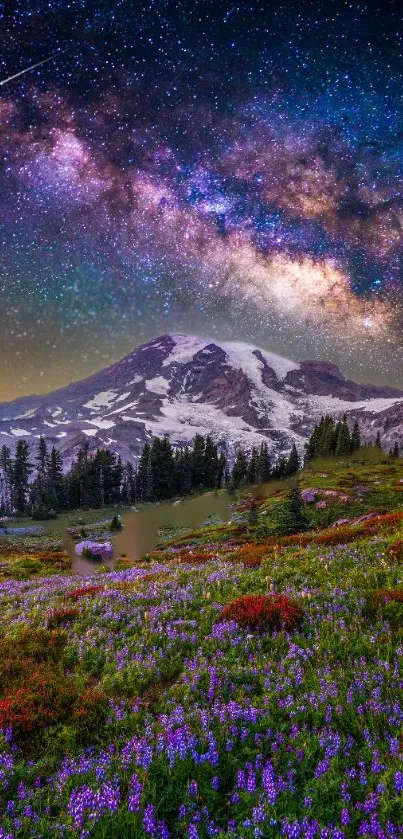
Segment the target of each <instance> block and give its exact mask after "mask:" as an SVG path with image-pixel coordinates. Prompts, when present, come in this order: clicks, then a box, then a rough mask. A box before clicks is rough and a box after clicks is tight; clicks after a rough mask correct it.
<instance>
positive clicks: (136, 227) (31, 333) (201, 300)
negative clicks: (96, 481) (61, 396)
mask: <svg viewBox="0 0 403 839" xmlns="http://www.w3.org/2000/svg"><path fill="white" fill-rule="evenodd" d="M0 12H1V25H0V43H1V60H0V65H1V74H0V80H1V79H6V78H7V77H9V76H12V75H14V74H15V73H18V72H19V71H20V70H22V69H24V68H25V67H28V66H29V65H30V64H33V63H35V62H38V61H41V60H42V59H45V58H47V57H49V56H51V55H52V54H53V53H58V52H60V54H59V55H57V56H56V58H55V59H54V60H52V61H50V62H48V63H47V64H44V65H42V66H41V67H39V68H37V69H36V70H35V71H32V72H30V73H27V74H25V75H23V76H21V77H19V78H17V79H14V80H10V81H8V82H7V83H6V84H4V85H2V86H0V302H1V315H0V316H1V321H0V323H1V327H0V365H1V366H0V371H1V373H0V399H10V398H13V397H15V396H19V395H22V394H26V393H32V392H43V391H46V390H50V389H53V388H55V387H58V386H62V385H64V384H67V383H68V382H70V381H72V380H73V379H78V378H81V377H83V376H85V375H88V374H90V373H91V372H94V371H95V370H97V369H100V368H102V367H104V366H106V365H107V364H109V363H112V362H113V361H115V360H117V359H118V358H120V357H121V356H122V355H124V354H125V353H127V352H129V351H130V350H131V349H133V348H134V347H135V346H137V345H138V344H140V343H142V342H143V341H145V340H148V339H150V338H153V337H156V336H157V335H159V334H162V333H166V332H172V331H176V332H178V331H181V332H189V333H196V334H199V335H202V336H205V337H211V338H213V339H220V338H221V339H227V340H243V341H247V342H249V343H253V344H256V345H258V346H261V347H264V348H266V349H269V350H274V351H276V352H279V353H280V354H282V355H286V356H288V357H291V358H294V359H296V360H301V359H308V358H309V359H313V358H314V359H325V360H328V361H332V362H335V363H337V364H339V365H340V366H341V368H342V370H343V371H344V372H345V373H346V374H348V375H351V376H352V377H355V378H356V379H358V380H360V381H372V382H375V383H378V382H380V383H382V382H385V383H389V384H397V385H400V386H403V367H402V355H403V346H402V345H403V339H402V326H403V236H402V228H403V180H402V176H403V82H402V70H403V24H402V15H403V9H402V4H401V2H383V3H382V5H379V8H378V9H377V7H376V5H375V4H374V3H368V4H367V3H361V2H358V3H357V2H351V3H335V2H332V0H326V2H323V3H318V2H316V3H309V2H302V0H299V2H297V3H294V2H292V0H291V2H283V3H282V2H273V3H269V2H265V3H264V2H254V3H253V2H238V3H233V4H232V3H231V0H228V2H225V3H224V2H220V0H213V1H212V2H210V0H192V2H167V0H148V2H146V3H143V2H140V0H137V2H123V0H122V1H121V2H119V1H118V2H114V3H112V2H109V3H108V2H106V0H98V2H85V0H71V1H70V2H69V3H64V2H60V0H47V2H43V3H42V2H28V0H27V2H15V3H13V2H8V3H3V4H2V3H0Z"/></svg>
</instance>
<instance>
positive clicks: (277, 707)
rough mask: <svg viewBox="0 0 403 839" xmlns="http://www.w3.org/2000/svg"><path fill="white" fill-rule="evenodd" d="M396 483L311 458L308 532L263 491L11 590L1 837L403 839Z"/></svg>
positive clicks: (385, 467) (402, 577) (402, 474)
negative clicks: (140, 547)
mask: <svg viewBox="0 0 403 839" xmlns="http://www.w3.org/2000/svg"><path fill="white" fill-rule="evenodd" d="M401 480H403V468H402V465H401V463H400V461H396V462H394V463H390V462H385V463H382V462H381V459H380V458H378V460H375V462H371V459H370V458H369V459H368V460H367V462H359V461H356V462H355V463H354V462H348V463H347V462H346V463H338V464H335V463H334V462H333V463H330V462H329V461H323V462H321V463H318V462H316V463H313V464H311V466H310V468H309V469H307V470H304V472H303V473H302V474H301V489H302V494H304V493H305V497H306V498H307V499H308V500H307V501H306V502H305V504H304V515H305V517H306V520H307V525H306V526H307V527H308V528H309V529H307V530H305V531H304V532H303V533H299V534H288V535H281V533H280V532H279V530H278V529H276V528H277V522H278V521H279V520H280V521H281V517H280V519H279V516H278V512H279V509H280V507H281V505H283V504H284V487H283V486H281V484H279V485H273V486H272V487H270V485H268V489H267V492H268V493H269V497H267V498H263V497H261V496H259V495H258V494H257V493H255V500H254V507H253V508H252V509H253V513H251V507H252V505H251V497H245V498H244V499H243V500H242V501H241V503H240V504H239V505H238V510H237V512H236V514H235V515H234V517H233V521H232V522H231V523H229V524H211V525H210V526H209V527H207V528H204V529H203V530H201V531H195V532H192V533H189V532H184V533H183V534H182V535H179V534H176V535H172V534H170V538H166V536H165V538H163V539H162V540H161V546H160V547H159V548H157V549H156V550H155V551H153V553H152V554H150V555H149V556H148V557H147V558H146V559H145V561H144V562H142V563H140V564H137V565H135V566H134V565H133V567H131V568H130V567H129V568H127V570H124V571H120V572H116V571H114V572H109V573H101V574H99V573H98V574H96V575H94V576H93V577H89V578H86V579H81V580H80V579H79V578H77V577H72V576H70V575H69V574H68V573H66V572H64V573H63V574H59V573H56V574H54V575H53V576H43V577H41V576H39V575H36V576H35V577H33V576H32V575H31V579H27V580H23V581H15V580H8V581H5V582H3V583H2V584H1V585H0V617H1V636H0V662H1V664H0V728H1V730H2V734H1V744H2V745H1V747H0V812H1V813H2V817H1V826H2V827H1V829H0V836H1V837H3V839H4V837H16V839H20V837H21V838H22V837H44V839H48V837H57V836H66V835H68V836H73V837H85V836H91V837H97V838H98V837H99V839H101V838H102V839H106V837H123V838H124V839H125V837H127V839H128V838H129V837H134V838H135V839H136V837H138V839H140V837H160V839H165V837H168V836H172V837H186V836H188V837H190V839H197V837H199V839H204V837H207V836H217V837H220V839H230V837H242V839H249V837H250V839H252V837H259V836H262V837H278V836H285V837H290V839H291V837H307V838H308V837H322V839H342V837H346V839H349V838H350V837H351V839H352V837H356V836H362V837H379V839H381V837H386V839H392V837H393V838H394V837H398V836H400V835H401V824H402V823H403V773H402V757H403V743H402V723H403V705H402V698H401V697H402V687H403V503H402V502H403V498H402V496H401V492H402V487H403V484H401V483H400V482H401ZM307 493H308V494H307ZM309 493H311V494H309ZM343 519H344V521H341V522H340V523H339V524H335V523H336V522H337V521H339V520H343ZM345 519H348V521H346V520H345ZM33 538H34V536H32V539H33ZM35 538H37V539H38V538H39V537H35ZM1 831H2V832H1Z"/></svg>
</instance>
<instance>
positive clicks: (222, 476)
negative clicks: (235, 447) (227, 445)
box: [217, 452, 229, 489]
mask: <svg viewBox="0 0 403 839" xmlns="http://www.w3.org/2000/svg"><path fill="white" fill-rule="evenodd" d="M227 474H229V472H228V469H227V458H226V456H225V454H224V452H221V454H220V455H219V458H218V466H217V488H218V489H219V488H220V487H222V486H223V485H224V484H226V483H227V480H226V479H227Z"/></svg>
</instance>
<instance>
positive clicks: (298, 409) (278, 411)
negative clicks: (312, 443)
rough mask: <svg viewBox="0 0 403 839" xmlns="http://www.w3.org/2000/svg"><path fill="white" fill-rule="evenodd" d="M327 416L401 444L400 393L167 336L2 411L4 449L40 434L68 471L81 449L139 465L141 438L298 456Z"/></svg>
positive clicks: (242, 348)
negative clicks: (206, 439) (203, 437)
mask: <svg viewBox="0 0 403 839" xmlns="http://www.w3.org/2000/svg"><path fill="white" fill-rule="evenodd" d="M324 413H331V414H332V415H333V416H341V415H342V414H344V413H346V414H347V415H348V416H349V417H351V419H354V418H355V417H357V418H358V419H359V422H360V425H361V429H362V432H363V436H364V438H374V437H375V435H376V432H377V430H378V428H379V429H380V430H381V433H382V438H383V442H384V444H385V445H386V446H390V445H391V444H392V445H393V443H394V441H395V440H398V441H399V442H400V440H401V439H402V437H403V392H402V391H399V390H397V389H395V388H391V387H377V386H372V385H360V384H356V383H355V382H352V381H348V380H346V379H345V378H344V377H343V375H342V374H341V372H340V370H339V369H338V368H337V367H335V366H334V365H333V364H329V363H326V362H313V361H303V362H301V363H296V362H294V361H289V360H288V359H286V358H282V357H281V356H278V355H275V354H273V353H270V352H266V351H265V350H261V349H258V348H256V347H254V346H250V345H248V344H241V343H228V342H220V343H217V342H215V341H209V340H205V339H202V338H197V337H193V336H188V335H163V336H162V337H160V338H156V339H155V340H154V341H150V342H149V343H147V344H144V345H143V346H141V347H138V348H137V349H135V350H134V351H133V352H131V353H130V354H129V355H127V356H126V357H125V358H123V359H122V360H121V361H119V362H117V363H116V364H113V365H112V366H111V367H108V368H107V369H105V370H101V371H100V372H99V373H95V374H94V375H93V376H90V377H89V378H87V379H84V380H82V381H80V382H75V383H74V384H71V385H68V386H67V387H64V388H62V389H60V390H57V391H53V392H52V393H49V394H47V395H46V396H29V397H23V398H21V399H17V400H15V401H13V402H8V403H3V404H1V405H0V445H1V444H2V443H6V444H7V445H9V446H10V447H11V448H13V447H14V446H15V443H16V441H17V440H18V438H24V439H26V440H27V441H28V442H30V443H31V444H35V443H36V440H37V439H38V438H39V436H40V435H44V436H45V437H46V438H47V440H48V442H49V444H55V445H56V446H57V447H58V448H60V449H61V451H62V453H63V456H64V459H65V461H66V463H68V462H69V460H71V458H72V456H73V455H74V452H75V450H76V449H77V447H78V445H79V444H80V443H81V442H82V441H83V440H84V439H86V438H87V439H88V440H89V443H90V448H91V449H95V448H97V447H103V448H105V447H107V448H110V449H112V450H114V451H115V452H117V453H119V454H120V455H121V456H122V458H123V459H124V460H127V459H129V460H136V459H137V457H138V455H139V453H140V451H141V448H142V446H143V444H144V442H145V440H147V439H151V438H152V437H155V436H163V435H164V434H166V433H167V434H169V436H170V439H171V442H172V443H173V444H174V445H181V444H184V443H186V442H189V441H190V440H192V439H193V437H194V436H195V434H196V433H197V432H200V433H201V434H207V433H209V434H211V435H212V436H213V437H214V439H215V440H216V441H217V442H219V443H221V444H223V445H226V446H227V447H228V448H229V452H230V454H231V452H233V450H234V448H236V446H237V445H239V444H241V445H243V446H244V447H248V448H250V447H251V446H252V445H254V444H257V445H259V444H260V442H261V440H262V439H263V438H265V439H266V440H267V441H268V443H269V447H270V449H271V451H272V452H273V453H277V454H278V453H280V452H283V451H288V450H289V449H290V447H291V445H292V442H293V441H295V442H296V443H297V446H298V447H299V448H301V449H302V447H303V444H304V442H305V441H306V439H307V437H308V436H309V434H310V432H311V430H312V428H313V426H314V425H315V423H316V422H317V420H318V419H319V417H320V416H321V414H324Z"/></svg>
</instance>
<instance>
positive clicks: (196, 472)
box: [192, 434, 206, 490]
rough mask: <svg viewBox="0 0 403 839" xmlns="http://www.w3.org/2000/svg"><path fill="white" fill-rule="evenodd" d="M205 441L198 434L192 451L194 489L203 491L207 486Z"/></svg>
mask: <svg viewBox="0 0 403 839" xmlns="http://www.w3.org/2000/svg"><path fill="white" fill-rule="evenodd" d="M205 445H206V444H205V440H204V437H203V436H202V435H201V434H196V436H195V438H194V441H193V449H192V488H193V489H195V490H199V489H202V488H203V487H204V486H205V485H206V482H205Z"/></svg>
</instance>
